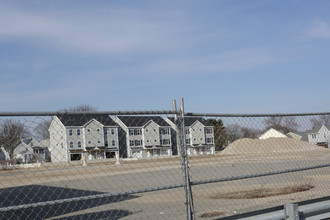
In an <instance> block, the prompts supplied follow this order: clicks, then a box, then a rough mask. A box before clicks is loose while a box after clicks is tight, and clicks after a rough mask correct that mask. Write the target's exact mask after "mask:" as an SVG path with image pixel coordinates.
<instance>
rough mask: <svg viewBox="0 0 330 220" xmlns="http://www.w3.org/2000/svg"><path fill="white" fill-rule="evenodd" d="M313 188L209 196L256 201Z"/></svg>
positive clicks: (293, 187)
mask: <svg viewBox="0 0 330 220" xmlns="http://www.w3.org/2000/svg"><path fill="white" fill-rule="evenodd" d="M313 188H314V186H312V185H310V184H304V185H299V186H287V187H282V188H261V189H254V190H246V191H236V192H230V193H223V194H218V195H213V196H211V199H258V198H265V197H271V196H279V195H287V194H292V193H297V192H304V191H308V190H310V189H313Z"/></svg>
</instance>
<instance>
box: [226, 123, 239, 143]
mask: <svg viewBox="0 0 330 220" xmlns="http://www.w3.org/2000/svg"><path fill="white" fill-rule="evenodd" d="M226 134H227V141H228V142H233V141H235V140H237V139H240V138H242V134H241V127H240V126H239V125H238V124H229V125H227V126H226Z"/></svg>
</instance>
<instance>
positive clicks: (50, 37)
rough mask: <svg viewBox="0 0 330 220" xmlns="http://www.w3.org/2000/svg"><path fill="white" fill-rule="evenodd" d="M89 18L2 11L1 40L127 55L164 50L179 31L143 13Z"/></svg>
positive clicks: (121, 12)
mask: <svg viewBox="0 0 330 220" xmlns="http://www.w3.org/2000/svg"><path fill="white" fill-rule="evenodd" d="M95 14H97V13H95V11H94V14H93V16H88V12H86V11H84V13H81V15H80V14H79V13H77V12H72V14H71V15H66V16H63V14H62V13H60V12H58V13H55V12H54V13H52V14H46V13H43V12H40V11H39V12H38V13H32V12H30V11H28V10H25V11H21V10H18V9H13V8H6V7H1V8H0V18H1V19H0V39H1V38H3V39H4V38H5V39H13V38H15V39H16V40H17V39H21V40H22V41H24V43H28V42H33V43H34V44H37V43H44V44H46V45H47V46H48V47H53V48H56V49H60V50H65V51H68V50H71V51H74V52H88V53H109V54H116V53H128V52H135V51H142V52H143V51H148V50H151V51H153V50H165V49H168V48H170V47H169V45H172V46H175V45H179V43H176V41H177V40H176V39H177V38H176V37H175V36H176V33H177V32H179V31H180V28H179V27H178V26H177V25H176V23H175V22H174V21H173V22H172V21H171V20H166V21H164V20H161V19H154V20H152V19H150V17H146V16H143V12H137V11H127V10H117V11H111V10H110V11H107V12H105V11H102V12H101V13H100V14H99V15H95Z"/></svg>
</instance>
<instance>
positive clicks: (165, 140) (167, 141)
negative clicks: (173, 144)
mask: <svg viewBox="0 0 330 220" xmlns="http://www.w3.org/2000/svg"><path fill="white" fill-rule="evenodd" d="M161 141H162V142H161V145H169V144H170V139H162V140H161Z"/></svg>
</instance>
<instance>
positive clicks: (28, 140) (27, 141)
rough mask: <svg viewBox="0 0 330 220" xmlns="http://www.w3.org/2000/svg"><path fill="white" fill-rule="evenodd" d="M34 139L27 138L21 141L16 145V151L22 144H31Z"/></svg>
mask: <svg viewBox="0 0 330 220" xmlns="http://www.w3.org/2000/svg"><path fill="white" fill-rule="evenodd" d="M32 139H33V138H25V139H21V140H19V141H18V142H17V143H16V144H15V145H14V149H15V148H16V147H18V146H19V145H20V144H22V143H24V144H27V145H28V144H29V143H30V142H31V141H32Z"/></svg>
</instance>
